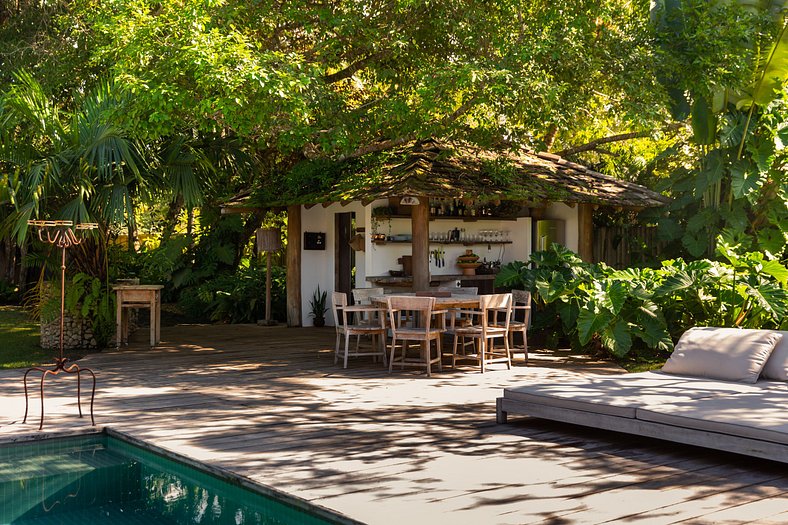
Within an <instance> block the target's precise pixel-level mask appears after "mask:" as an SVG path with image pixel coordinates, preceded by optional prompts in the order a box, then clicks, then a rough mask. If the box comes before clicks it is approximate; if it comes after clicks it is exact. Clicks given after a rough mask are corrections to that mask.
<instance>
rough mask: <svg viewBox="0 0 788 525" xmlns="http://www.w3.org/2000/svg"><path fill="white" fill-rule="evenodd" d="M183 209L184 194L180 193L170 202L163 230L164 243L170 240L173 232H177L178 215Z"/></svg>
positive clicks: (162, 238) (162, 240)
mask: <svg viewBox="0 0 788 525" xmlns="http://www.w3.org/2000/svg"><path fill="white" fill-rule="evenodd" d="M181 210H183V196H182V195H178V196H177V197H175V200H173V201H172V202H171V203H170V209H169V210H167V215H166V217H164V226H163V227H162V232H161V242H162V244H164V243H165V242H167V241H169V240H170V238H171V237H172V234H173V233H175V228H176V227H177V226H178V217H179V216H180V214H181Z"/></svg>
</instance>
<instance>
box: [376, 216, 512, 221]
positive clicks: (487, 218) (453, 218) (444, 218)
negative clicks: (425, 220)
mask: <svg viewBox="0 0 788 525" xmlns="http://www.w3.org/2000/svg"><path fill="white" fill-rule="evenodd" d="M519 218H520V217H493V216H490V215H477V216H466V215H456V216H455V215H435V216H431V217H430V220H431V221H435V220H438V221H462V222H477V221H516V220H517V219H519ZM372 219H373V220H377V221H384V220H386V219H412V217H411V216H410V215H379V216H374V215H373V216H372Z"/></svg>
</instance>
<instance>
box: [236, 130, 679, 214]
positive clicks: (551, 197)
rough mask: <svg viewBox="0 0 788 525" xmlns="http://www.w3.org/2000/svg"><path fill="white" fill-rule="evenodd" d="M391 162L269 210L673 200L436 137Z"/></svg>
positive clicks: (527, 157) (540, 157)
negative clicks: (387, 203) (402, 203)
mask: <svg viewBox="0 0 788 525" xmlns="http://www.w3.org/2000/svg"><path fill="white" fill-rule="evenodd" d="M387 159H388V160H386V161H384V162H382V164H378V165H373V166H372V167H370V166H367V167H365V168H364V169H363V170H362V171H361V172H357V171H352V172H351V173H346V174H345V175H342V176H340V177H339V179H338V182H336V183H335V184H334V185H333V186H332V187H331V189H330V190H328V191H323V192H318V193H315V192H312V193H307V192H304V193H300V194H298V195H293V197H292V198H285V199H283V200H281V201H278V202H276V203H273V202H270V203H267V204H269V205H283V204H305V205H310V204H321V203H322V204H329V203H332V202H352V201H361V202H363V203H364V204H368V203H370V202H372V201H374V200H377V199H383V198H388V197H402V196H406V195H412V196H423V197H437V198H441V197H448V198H469V199H476V200H485V199H489V200H511V201H521V202H526V203H532V204H533V205H545V204H546V203H548V202H564V203H568V204H575V203H589V204H599V205H604V206H615V207H622V208H630V209H631V208H635V209H641V208H649V207H658V206H662V205H664V204H665V203H666V202H667V198H666V197H664V196H662V195H660V194H659V193H657V192H654V191H652V190H650V189H648V188H646V187H644V186H641V185H639V184H634V183H631V182H626V181H622V180H619V179H616V178H614V177H611V176H609V175H604V174H602V173H599V172H596V171H593V170H591V169H589V168H586V167H585V166H581V165H580V164H576V163H574V162H570V161H567V160H565V159H562V158H560V157H558V156H557V155H553V154H550V153H532V152H521V153H519V154H514V153H511V152H498V151H492V150H488V149H484V148H480V147H477V146H472V145H468V144H464V143H459V142H448V141H446V142H444V141H439V140H435V139H431V140H426V141H417V142H411V143H410V144H407V145H406V146H403V147H401V148H400V149H399V150H397V151H395V152H393V154H390V155H388V156H387ZM285 201H286V202H285ZM239 204H240V202H236V203H235V205H236V206H238V205H239Z"/></svg>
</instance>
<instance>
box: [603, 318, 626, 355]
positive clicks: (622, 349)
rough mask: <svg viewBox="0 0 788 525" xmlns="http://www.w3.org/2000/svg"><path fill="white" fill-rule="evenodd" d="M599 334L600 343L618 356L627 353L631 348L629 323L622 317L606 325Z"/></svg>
mask: <svg viewBox="0 0 788 525" xmlns="http://www.w3.org/2000/svg"><path fill="white" fill-rule="evenodd" d="M600 336H601V338H602V344H603V345H604V346H605V347H606V348H609V349H610V351H611V352H613V354H614V355H617V356H619V357H623V356H625V355H627V353H628V352H629V350H630V348H632V334H631V333H630V330H629V325H628V324H627V322H626V321H624V320H623V319H618V320H616V322H614V323H612V324H610V325H608V326H606V327H605V328H604V330H602V333H601V334H600Z"/></svg>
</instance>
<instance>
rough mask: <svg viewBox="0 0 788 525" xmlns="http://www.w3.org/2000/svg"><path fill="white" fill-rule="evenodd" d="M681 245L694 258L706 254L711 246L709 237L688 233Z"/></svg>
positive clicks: (682, 239)
mask: <svg viewBox="0 0 788 525" xmlns="http://www.w3.org/2000/svg"><path fill="white" fill-rule="evenodd" d="M681 244H682V245H683V246H684V247H685V248H686V249H687V251H688V252H689V253H690V255H692V256H693V257H700V256H702V255H703V254H704V253H706V249H707V248H708V246H709V239H708V236H707V235H704V234H702V233H701V234H692V233H686V234H684V236H683V237H682V238H681Z"/></svg>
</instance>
